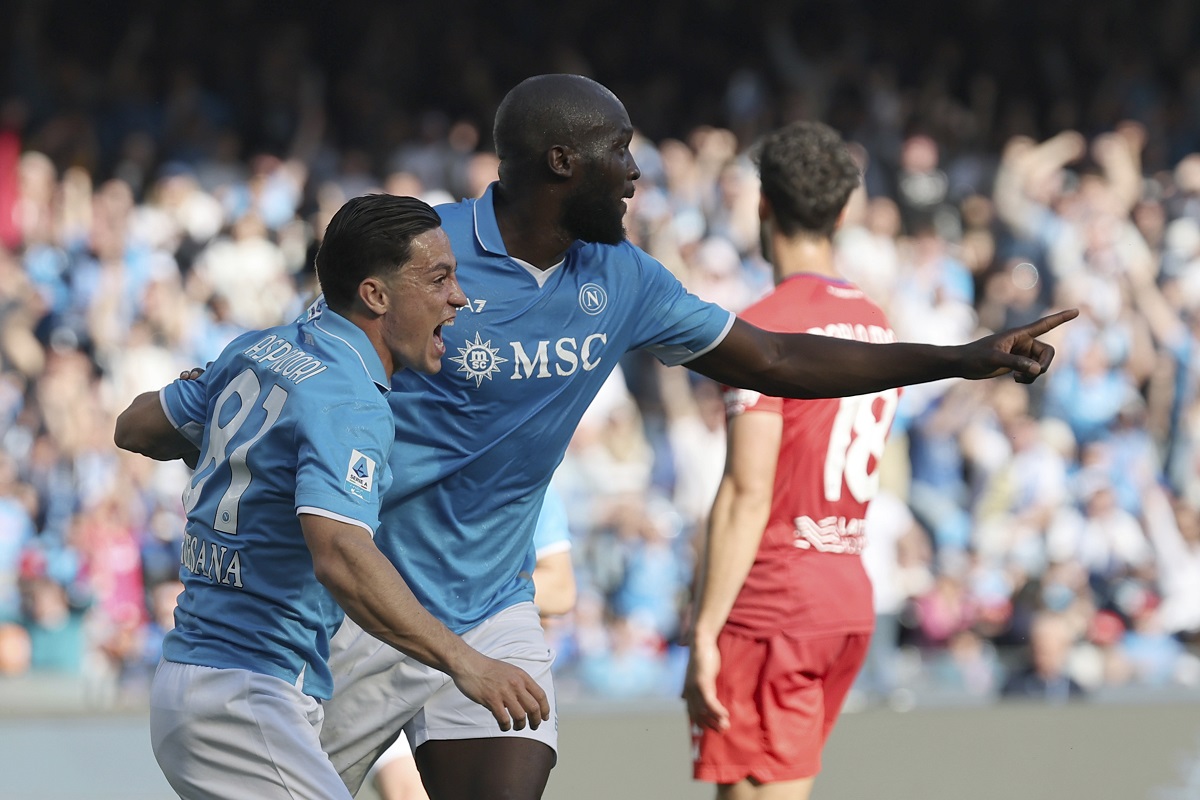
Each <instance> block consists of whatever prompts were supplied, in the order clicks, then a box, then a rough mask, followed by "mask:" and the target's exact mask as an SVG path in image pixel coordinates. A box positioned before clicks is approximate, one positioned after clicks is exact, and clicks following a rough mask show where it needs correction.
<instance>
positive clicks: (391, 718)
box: [321, 602, 558, 793]
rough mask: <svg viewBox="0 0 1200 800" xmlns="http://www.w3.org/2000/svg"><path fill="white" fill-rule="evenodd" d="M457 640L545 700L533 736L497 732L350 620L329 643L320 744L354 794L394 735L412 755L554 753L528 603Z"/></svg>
mask: <svg viewBox="0 0 1200 800" xmlns="http://www.w3.org/2000/svg"><path fill="white" fill-rule="evenodd" d="M462 638H463V640H464V641H465V642H466V643H467V644H468V645H470V646H471V647H473V648H475V649H476V650H478V651H479V652H481V653H483V654H484V655H486V656H490V657H491V658H495V659H499V660H501V661H505V662H507V663H509V664H513V665H515V666H518V667H520V668H521V669H523V670H525V671H526V672H527V673H529V676H530V677H532V678H533V679H534V680H535V681H537V682H538V684H539V685H540V686H541V687H542V690H543V691H545V692H546V697H547V699H548V700H549V701H550V712H551V717H550V720H548V721H546V722H543V723H542V724H541V725H540V726H538V729H537V730H532V729H531V728H529V727H528V726H527V727H526V728H525V729H523V730H519V731H501V730H500V726H499V725H498V724H497V722H496V719H495V718H494V717H493V716H492V714H491V712H490V711H488V710H487V709H486V708H484V707H483V706H481V705H479V704H477V703H475V702H473V701H472V700H468V699H467V697H466V696H465V695H463V694H462V692H460V691H459V690H458V687H456V686H455V685H454V682H453V681H451V680H450V677H449V676H448V675H446V674H445V673H443V672H439V671H438V670H436V669H433V668H432V667H427V666H425V665H424V664H421V663H420V662H418V661H416V660H414V659H411V658H409V657H407V656H405V655H404V654H402V653H400V652H399V651H398V650H395V649H394V648H392V647H391V646H390V645H386V644H384V643H383V642H381V641H379V640H378V639H376V638H375V637H373V636H371V635H370V634H368V633H365V632H364V631H363V630H362V628H360V627H359V626H358V625H356V624H354V622H353V621H352V620H350V619H349V618H347V619H346V621H345V622H343V623H342V627H341V628H340V629H339V630H338V632H337V634H336V635H335V636H334V637H333V641H332V642H331V643H330V654H329V666H330V668H331V669H332V670H333V687H334V688H333V699H332V700H329V701H327V702H326V703H325V724H324V726H323V727H322V729H321V746H322V747H323V748H324V749H325V752H327V753H329V758H330V760H331V761H332V762H333V765H334V767H335V768H336V769H337V771H338V772H339V773H340V774H341V776H342V780H343V781H345V782H346V786H348V787H349V788H350V791H351V793H354V792H357V791H358V790H359V788H360V787H361V786H362V784H363V781H364V780H365V779H366V775H367V771H368V770H369V769H370V767H371V765H372V764H373V763H374V762H375V760H376V759H378V758H379V756H380V755H381V754H382V753H383V752H384V751H385V750H387V749H388V747H389V746H390V745H391V744H392V742H394V741H395V739H396V737H397V736H398V735H399V733H400V731H401V729H403V731H404V733H405V735H407V737H408V741H409V743H410V744H411V745H412V748H413V750H416V749H417V748H418V747H420V746H421V745H422V744H424V743H425V742H427V741H429V740H430V739H490V738H498V737H505V736H510V737H518V738H523V739H535V740H537V741H539V742H543V743H545V744H546V745H547V746H549V747H550V748H551V749H553V750H555V751H556V752H557V750H558V712H557V709H556V707H555V703H554V682H553V680H552V678H551V675H550V665H551V663H552V662H553V661H554V654H553V653H552V652H551V650H550V648H549V647H548V646H547V645H546V637H545V634H544V633H543V631H542V624H541V620H540V619H539V617H538V612H537V608H536V607H535V606H534V605H533V603H528V602H527V603H519V604H517V605H515V606H511V607H509V608H506V609H504V610H503V611H501V612H499V613H498V614H496V615H495V616H493V617H490V618H488V619H486V620H484V621H483V622H482V623H480V624H479V625H477V626H476V627H474V628H472V629H471V630H469V631H467V632H466V633H464V634H463V636H462Z"/></svg>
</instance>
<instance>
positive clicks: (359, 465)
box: [346, 450, 375, 494]
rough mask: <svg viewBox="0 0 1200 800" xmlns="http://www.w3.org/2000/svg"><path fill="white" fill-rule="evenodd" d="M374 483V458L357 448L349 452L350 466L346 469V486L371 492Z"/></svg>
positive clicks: (352, 489)
mask: <svg viewBox="0 0 1200 800" xmlns="http://www.w3.org/2000/svg"><path fill="white" fill-rule="evenodd" d="M374 483H375V459H373V458H371V457H370V456H366V455H363V454H362V453H360V452H358V451H357V450H354V451H351V453H350V466H349V467H348V468H347V469H346V488H348V489H350V490H351V491H354V490H355V489H359V490H361V491H364V492H367V493H368V494H369V493H370V492H371V487H372V486H373V485H374Z"/></svg>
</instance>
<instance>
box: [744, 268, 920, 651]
mask: <svg viewBox="0 0 1200 800" xmlns="http://www.w3.org/2000/svg"><path fill="white" fill-rule="evenodd" d="M742 317H743V318H744V319H745V320H746V321H747V322H751V323H753V324H755V325H757V326H759V327H760V328H764V329H766V330H771V331H778V332H783V333H812V334H816V335H820V336H835V337H838V338H843V339H855V340H858V341H864V342H874V343H885V342H894V341H895V340H896V337H895V334H894V333H893V332H892V329H891V326H890V325H889V324H888V321H887V319H886V318H885V317H884V315H883V312H882V311H881V310H880V309H879V307H878V306H876V305H875V304H874V303H872V302H871V301H870V300H868V299H867V298H866V296H865V295H864V294H863V292H862V291H861V290H860V289H858V288H857V287H856V286H854V285H853V284H850V283H846V282H844V281H839V280H832V279H829V278H825V277H822V276H819V275H814V274H808V273H801V274H798V275H792V276H790V277H788V278H787V279H785V280H784V281H783V282H781V283H780V284H779V286H778V287H776V289H775V291H774V292H772V293H771V294H769V295H767V297H765V298H763V299H762V300H760V301H759V302H758V303H756V304H755V305H753V306H751V307H750V308H748V309H746V311H744V312H743V313H742ZM725 400H726V403H725V405H726V413H727V415H728V416H729V417H734V416H737V415H738V414H743V413H772V414H780V415H782V416H783V434H782V439H781V441H780V447H779V458H778V463H777V466H776V470H775V485H774V491H773V493H772V502H771V514H770V518H769V521H768V522H767V527H766V530H765V532H764V534H763V538H762V542H761V544H760V545H759V550H758V554H757V555H756V556H755V560H754V565H753V566H752V567H751V569H750V574H749V575H748V576H747V578H746V582H745V584H743V586H742V590H741V593H740V594H739V595H738V597H737V600H736V601H735V603H734V606H733V609H732V611H731V612H730V614H729V619H728V621H727V624H728V625H730V626H731V627H734V628H737V629H740V630H743V631H746V632H749V633H764V634H766V633H774V632H778V631H780V630H781V629H782V630H783V631H784V632H790V633H796V634H814V635H820V634H833V633H859V632H865V631H870V630H871V629H872V627H873V626H874V611H873V607H872V602H871V584H870V581H869V579H868V578H867V575H866V572H865V570H864V569H863V566H862V559H861V558H859V553H861V552H862V548H863V546H864V545H865V544H866V541H867V540H866V535H865V531H864V529H863V518H864V517H865V516H866V510H867V503H868V502H869V501H870V500H871V498H872V497H874V495H875V492H876V490H877V489H878V487H879V461H880V459H881V458H882V456H883V448H884V444H885V442H886V438H887V434H888V431H889V429H890V428H891V424H892V419H893V418H894V417H895V414H896V404H897V402H898V401H899V390H897V389H888V390H886V391H883V392H877V393H874V394H868V395H859V396H857V397H845V398H832V399H820V400H791V399H784V398H778V397H768V396H765V395H761V394H759V393H757V392H752V391H748V390H744V389H726V392H725Z"/></svg>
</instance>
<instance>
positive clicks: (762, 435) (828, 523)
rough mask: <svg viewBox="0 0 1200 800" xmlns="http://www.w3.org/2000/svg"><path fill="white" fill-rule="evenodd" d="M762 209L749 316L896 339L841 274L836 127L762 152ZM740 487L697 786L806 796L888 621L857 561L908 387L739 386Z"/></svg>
mask: <svg viewBox="0 0 1200 800" xmlns="http://www.w3.org/2000/svg"><path fill="white" fill-rule="evenodd" d="M757 157H758V165H759V172H760V175H761V178H762V195H761V200H760V204H759V215H760V217H761V220H762V238H763V252H764V253H765V254H767V256H768V258H769V259H770V261H771V263H772V265H773V268H774V274H775V283H776V288H775V291H774V292H772V293H771V294H770V295H768V296H767V297H765V298H764V299H762V300H761V301H759V302H758V303H756V304H755V305H753V306H751V307H750V308H748V309H746V311H745V312H743V315H742V316H743V319H745V320H746V321H747V322H752V323H755V324H757V325H761V326H762V327H764V328H767V329H769V330H773V331H791V332H808V333H813V334H817V335H820V336H827V337H839V338H844V339H854V340H857V341H863V342H894V341H895V335H894V334H893V333H892V329H891V327H890V326H889V325H888V322H887V320H886V319H885V318H884V315H883V312H882V311H880V310H879V308H878V307H876V306H875V304H874V303H872V302H871V301H870V300H868V299H867V298H866V297H865V296H864V295H863V293H862V291H861V290H859V289H858V288H857V287H856V286H854V285H853V284H850V283H847V282H846V281H845V280H843V279H841V278H840V277H839V275H838V272H837V270H836V269H835V266H834V249H833V240H832V237H833V232H834V230H835V229H836V228H837V226H838V224H839V223H840V222H841V218H842V216H843V214H844V212H845V207H846V202H847V200H848V199H849V198H850V193H851V192H853V191H854V189H855V187H857V186H858V183H859V171H858V167H857V166H856V165H855V163H854V161H853V160H852V159H851V158H850V155H849V153H848V152H847V151H846V147H845V144H844V143H843V142H842V140H841V138H840V137H839V136H838V135H837V133H835V132H834V131H833V130H832V129H830V128H829V127H827V126H825V125H822V124H820V123H811V122H800V123H794V124H792V125H789V126H787V127H785V128H783V129H781V130H779V131H776V132H775V133H772V134H771V135H769V136H767V137H766V139H765V140H764V141H763V142H762V143H761V145H760V147H759V150H758V153H757ZM725 397H726V413H727V416H728V429H727V430H728V432H727V436H728V449H727V454H726V462H725V476H724V478H723V479H722V481H721V485H720V488H719V489H718V491H717V497H716V500H715V501H714V503H713V508H712V513H711V515H710V521H709V528H708V538H707V543H706V547H705V550H704V555H703V557H702V559H701V562H700V568H699V570H698V571H697V575H698V579H697V588H698V593H697V594H698V596H697V607H696V615H695V622H694V629H693V637H692V650H691V659H690V661H689V664H688V672H687V678H686V681H685V684H684V692H683V695H684V699H686V700H687V707H688V715H689V717H690V718H691V722H692V725H693V737H694V744H695V747H694V753H695V767H694V774H695V777H696V778H698V779H700V780H705V781H712V782H714V783H716V784H717V785H718V786H717V798H719V800H754V798H768V797H769V798H774V799H775V800H807V798H808V796H809V793H810V791H811V790H812V784H813V779H814V776H815V775H816V774H817V772H818V771H819V770H820V765H821V749H822V747H823V746H824V744H825V740H826V739H827V738H828V736H829V733H830V731H831V730H832V729H833V726H834V723H835V722H836V721H837V717H838V712H839V711H840V710H841V707H842V702H843V701H844V700H845V698H846V693H847V692H848V691H849V690H850V687H851V684H852V683H853V682H854V678H855V676H856V675H857V674H858V671H859V669H860V668H861V666H862V663H863V659H864V658H865V657H866V653H867V645H868V643H869V641H870V637H871V629H872V627H873V626H874V609H873V604H872V598H871V584H870V581H869V580H868V578H867V574H866V572H865V570H864V569H863V564H862V559H861V558H860V557H859V553H860V552H861V551H862V548H863V546H864V543H865V539H864V530H863V518H864V517H865V516H866V510H867V503H868V502H869V501H870V499H871V498H872V497H873V496H874V494H875V491H876V489H877V488H878V485H879V475H878V469H879V461H880V458H881V457H882V455H883V448H884V444H885V440H886V437H887V434H888V431H889V429H890V427H891V423H892V418H893V417H894V415H895V412H896V404H897V402H898V400H899V392H898V390H897V389H894V388H892V389H884V390H882V391H876V392H871V393H867V394H861V395H857V396H854V397H845V398H841V399H816V400H792V399H781V398H778V397H771V396H767V395H763V394H759V393H757V392H752V391H746V390H739V389H736V388H731V389H728V390H727V391H726V394H725Z"/></svg>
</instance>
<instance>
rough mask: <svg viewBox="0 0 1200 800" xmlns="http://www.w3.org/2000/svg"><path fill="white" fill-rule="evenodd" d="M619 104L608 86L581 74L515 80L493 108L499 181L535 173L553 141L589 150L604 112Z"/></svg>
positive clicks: (589, 152) (596, 142) (592, 150)
mask: <svg viewBox="0 0 1200 800" xmlns="http://www.w3.org/2000/svg"><path fill="white" fill-rule="evenodd" d="M620 104H621V101H620V100H618V99H617V96H616V95H614V94H613V93H612V92H611V91H609V90H608V89H607V88H605V87H604V86H603V85H601V84H599V83H597V82H596V81H594V80H592V79H591V78H585V77H584V76H582V75H565V74H563V75H535V76H534V77H532V78H526V79H525V80H523V81H521V82H520V83H518V84H517V85H516V86H514V87H513V88H512V89H511V90H509V92H508V94H506V95H505V96H504V99H503V100H502V101H500V107H499V108H498V109H496V121H495V124H494V126H493V128H492V139H493V141H494V142H495V145H496V155H497V156H498V157H499V159H500V180H501V181H502V182H505V183H512V182H513V181H520V180H524V179H528V178H536V177H539V172H538V170H539V169H544V168H545V162H544V157H545V154H546V151H548V150H549V149H550V148H551V147H553V146H555V145H566V146H569V147H573V148H576V149H579V150H581V151H583V152H584V153H585V154H587V155H594V154H595V151H596V150H597V148H598V146H599V145H600V144H601V139H600V134H601V131H602V130H603V126H604V125H605V123H606V122H607V121H608V118H607V116H606V114H607V113H608V112H609V111H610V110H611V109H612V107H613V105H618V106H619V105H620Z"/></svg>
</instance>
